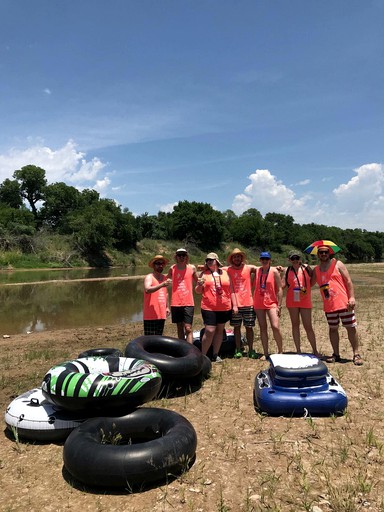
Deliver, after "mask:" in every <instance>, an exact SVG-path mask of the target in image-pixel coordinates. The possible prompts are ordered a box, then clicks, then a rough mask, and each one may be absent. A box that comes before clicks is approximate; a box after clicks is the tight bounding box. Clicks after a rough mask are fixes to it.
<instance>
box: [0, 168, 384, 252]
mask: <svg viewBox="0 0 384 512" xmlns="http://www.w3.org/2000/svg"><path fill="white" fill-rule="evenodd" d="M41 232H48V233H55V234H59V235H67V236H70V237H71V239H72V243H73V244H74V246H76V248H77V250H80V252H81V253H82V254H83V255H84V256H85V257H87V255H90V254H99V253H101V252H102V251H105V250H107V249H108V248H115V249H117V250H120V251H123V252H124V251H126V252H129V251H130V250H132V249H134V248H135V247H136V245H137V243H138V242H139V241H140V240H142V239H144V238H149V239H156V240H180V241H183V243H184V244H186V245H189V246H191V245H195V246H196V247H198V248H199V249H201V250H203V251H211V250H216V249H219V248H220V247H221V246H222V244H224V243H232V242H233V243H239V244H241V245H242V246H244V247H246V248H250V249H254V250H264V249H268V250H271V251H275V252H282V251H283V250H284V249H283V247H284V246H287V245H289V246H293V247H296V248H299V249H301V250H302V249H304V248H305V247H306V246H307V245H309V243H311V242H312V241H314V240H319V239H327V240H333V241H334V242H335V243H337V245H339V246H340V247H341V248H342V249H343V255H344V256H345V258H346V259H347V260H348V261H380V260H381V259H382V257H383V247H384V233H383V232H378V231H375V232H370V231H366V230H362V229H341V228H338V227H336V226H325V225H322V224H315V223H310V224H301V225H300V224H297V223H296V222H295V221H294V219H293V217H292V216H291V215H284V214H280V213H267V214H266V215H265V216H264V217H263V216H262V215H261V213H260V212H259V211H258V210H257V209H256V208H250V209H248V210H247V211H245V212H244V213H242V214H241V215H236V214H235V213H234V212H233V211H232V210H226V211H224V212H220V211H217V210H215V209H214V208H213V207H212V206H211V205H210V204H208V203H201V202H196V201H192V202H191V201H179V202H178V204H177V205H176V206H175V207H174V209H173V211H172V212H170V213H165V212H159V213H158V214H157V215H149V214H148V213H144V214H142V215H138V216H134V215H133V214H132V213H131V212H130V211H129V209H128V208H123V209H122V208H121V206H119V205H117V204H116V202H115V201H114V200H112V199H105V198H101V197H100V195H99V193H98V192H97V191H95V190H92V189H85V190H82V191H81V192H80V191H79V190H78V189H76V188H75V187H73V186H69V185H66V184H65V183H63V182H57V183H53V184H50V185H49V184H48V182H47V179H46V171H45V170H44V169H42V168H41V167H38V166H35V165H31V164H30V165H26V166H24V167H22V168H21V169H18V170H15V172H14V173H13V179H9V178H7V179H5V180H4V181H3V182H2V183H1V184H0V249H2V250H7V249H9V247H10V240H12V241H13V243H15V241H16V242H17V243H18V244H19V248H20V249H21V250H28V249H27V247H28V241H29V239H30V238H31V237H33V236H35V235H36V233H41Z"/></svg>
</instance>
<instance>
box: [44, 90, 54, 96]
mask: <svg viewBox="0 0 384 512" xmlns="http://www.w3.org/2000/svg"><path fill="white" fill-rule="evenodd" d="M44 92H45V94H48V96H50V95H51V94H52V91H51V89H48V88H47V89H44Z"/></svg>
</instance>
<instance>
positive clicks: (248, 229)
mask: <svg viewBox="0 0 384 512" xmlns="http://www.w3.org/2000/svg"><path fill="white" fill-rule="evenodd" d="M262 227H263V217H262V215H261V213H260V212H259V210H256V208H249V210H246V211H245V212H244V213H242V214H241V215H240V216H239V217H237V218H235V219H232V223H231V225H230V228H229V230H230V234H231V237H232V239H233V240H237V241H238V242H240V243H241V244H243V245H244V246H245V247H259V246H260V244H261V232H262Z"/></svg>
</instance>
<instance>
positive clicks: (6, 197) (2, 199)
mask: <svg viewBox="0 0 384 512" xmlns="http://www.w3.org/2000/svg"><path fill="white" fill-rule="evenodd" d="M0 203H4V204H6V205H7V206H10V207H11V208H15V209H18V208H21V207H22V206H23V198H22V196H21V191H20V185H19V182H18V181H17V180H10V179H9V178H7V179H5V180H4V181H3V183H1V184H0Z"/></svg>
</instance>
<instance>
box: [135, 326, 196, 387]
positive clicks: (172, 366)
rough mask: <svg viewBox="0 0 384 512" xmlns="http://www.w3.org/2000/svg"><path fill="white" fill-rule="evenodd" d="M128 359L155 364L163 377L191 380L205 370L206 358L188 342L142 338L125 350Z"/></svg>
mask: <svg viewBox="0 0 384 512" xmlns="http://www.w3.org/2000/svg"><path fill="white" fill-rule="evenodd" d="M125 356H126V357H137V358H139V359H144V360H145V361H149V362H150V363H152V364H154V365H155V366H156V367H157V368H158V369H159V370H160V372H161V374H162V376H163V377H171V378H172V379H189V378H190V377H194V376H195V375H198V374H199V373H200V372H201V371H202V369H203V363H204V358H203V355H202V353H201V352H200V350H199V349H198V348H196V347H195V346H194V345H192V344H191V343H188V342H187V341H184V340H180V339H178V338H171V337H168V336H155V335H153V336H152V335H150V336H140V337H138V338H135V339H134V340H132V341H131V342H130V343H128V345H127V346H126V348H125Z"/></svg>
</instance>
